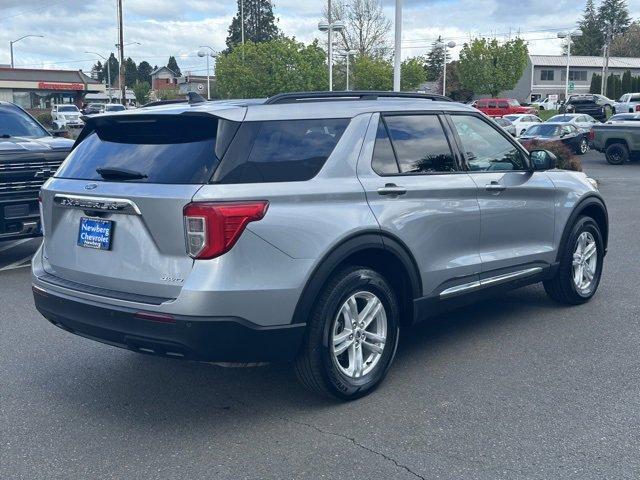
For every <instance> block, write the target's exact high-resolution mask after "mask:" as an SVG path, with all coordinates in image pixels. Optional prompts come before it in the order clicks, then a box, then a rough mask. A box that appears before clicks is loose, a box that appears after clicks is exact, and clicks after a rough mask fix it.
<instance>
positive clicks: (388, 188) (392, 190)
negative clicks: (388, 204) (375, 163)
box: [378, 183, 407, 197]
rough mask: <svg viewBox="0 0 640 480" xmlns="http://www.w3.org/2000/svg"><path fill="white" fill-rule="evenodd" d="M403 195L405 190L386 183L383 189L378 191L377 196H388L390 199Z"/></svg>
mask: <svg viewBox="0 0 640 480" xmlns="http://www.w3.org/2000/svg"><path fill="white" fill-rule="evenodd" d="M405 193H407V189H406V188H404V187H399V186H398V185H396V184H395V183H387V184H386V185H385V186H384V187H381V188H379V189H378V195H389V196H391V197H397V196H398V195H404V194H405Z"/></svg>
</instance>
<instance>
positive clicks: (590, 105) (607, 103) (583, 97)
mask: <svg viewBox="0 0 640 480" xmlns="http://www.w3.org/2000/svg"><path fill="white" fill-rule="evenodd" d="M611 112H613V101H612V100H610V99H608V98H607V97H605V96H603V95H597V94H579V95H571V96H570V97H569V100H568V101H567V102H566V103H565V104H564V105H562V106H561V107H560V112H559V113H584V114H587V115H591V116H592V117H593V118H595V119H596V120H599V121H601V122H604V121H606V120H607V117H609V115H610V114H611Z"/></svg>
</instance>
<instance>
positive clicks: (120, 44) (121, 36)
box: [118, 0, 127, 105]
mask: <svg viewBox="0 0 640 480" xmlns="http://www.w3.org/2000/svg"><path fill="white" fill-rule="evenodd" d="M118 56H119V57H120V69H119V70H120V71H119V73H118V82H119V84H120V103H122V105H126V104H127V98H126V92H127V89H126V85H125V84H124V32H123V31H122V0H118Z"/></svg>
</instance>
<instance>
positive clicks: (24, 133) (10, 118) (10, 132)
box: [0, 105, 48, 138]
mask: <svg viewBox="0 0 640 480" xmlns="http://www.w3.org/2000/svg"><path fill="white" fill-rule="evenodd" d="M46 136H48V133H47V131H46V130H45V129H44V128H42V127H41V126H40V125H39V124H38V123H36V121H35V120H33V119H32V118H31V117H30V116H28V115H27V114H26V113H24V112H23V111H22V110H19V109H17V108H15V107H13V106H4V105H0V138H2V137H5V138H6V137H46Z"/></svg>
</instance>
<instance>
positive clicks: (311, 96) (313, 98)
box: [264, 90, 453, 105]
mask: <svg viewBox="0 0 640 480" xmlns="http://www.w3.org/2000/svg"><path fill="white" fill-rule="evenodd" d="M381 97H383V98H415V99H419V100H435V101H441V102H452V101H453V100H451V99H450V98H448V97H445V96H444V95H437V94H434V93H413V92H388V91H376V90H353V91H341V92H297V93H279V94H277V95H274V96H273V97H269V98H268V99H267V101H266V102H264V104H265V105H275V104H281V103H297V102H331V101H334V100H378V99H379V98H381Z"/></svg>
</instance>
